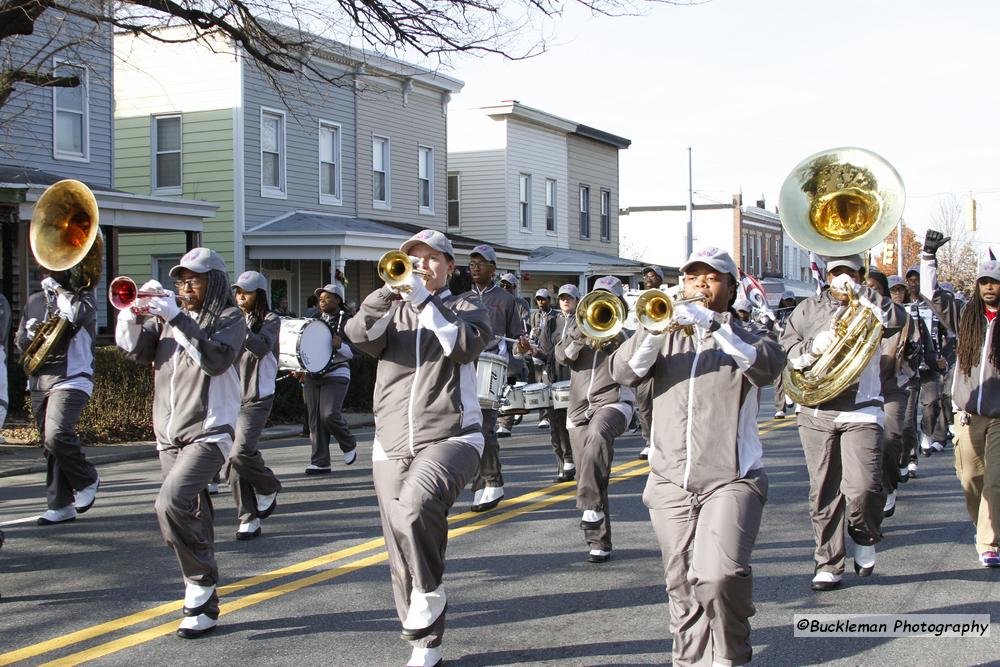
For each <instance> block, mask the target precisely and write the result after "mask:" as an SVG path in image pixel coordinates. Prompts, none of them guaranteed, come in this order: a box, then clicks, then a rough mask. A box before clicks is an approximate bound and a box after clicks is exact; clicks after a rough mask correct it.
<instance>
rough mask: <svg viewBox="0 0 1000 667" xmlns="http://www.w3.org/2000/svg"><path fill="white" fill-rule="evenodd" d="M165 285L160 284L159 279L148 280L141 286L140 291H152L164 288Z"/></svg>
mask: <svg viewBox="0 0 1000 667" xmlns="http://www.w3.org/2000/svg"><path fill="white" fill-rule="evenodd" d="M162 289H163V285H161V284H160V281H159V280H156V279H153V280H147V281H146V282H145V283H144V284H143V286H142V287H140V288H139V291H140V292H150V291H153V290H162Z"/></svg>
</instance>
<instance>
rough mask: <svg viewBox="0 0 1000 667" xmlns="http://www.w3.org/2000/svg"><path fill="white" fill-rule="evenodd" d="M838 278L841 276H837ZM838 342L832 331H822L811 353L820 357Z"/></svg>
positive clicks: (814, 342)
mask: <svg viewBox="0 0 1000 667" xmlns="http://www.w3.org/2000/svg"><path fill="white" fill-rule="evenodd" d="M837 277H838V278H839V277H840V276H837ZM835 342H837V336H836V335H834V333H833V332H832V331H830V330H826V331H820V332H819V333H818V334H817V335H816V337H815V338H813V342H812V349H810V352H811V353H812V354H815V355H817V356H818V355H820V354H823V353H824V352H826V351H827V350H829V349H830V346H831V345H833V344H834V343H835Z"/></svg>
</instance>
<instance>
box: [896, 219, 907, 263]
mask: <svg viewBox="0 0 1000 667" xmlns="http://www.w3.org/2000/svg"><path fill="white" fill-rule="evenodd" d="M896 275H897V276H899V277H900V278H905V277H906V274H905V273H903V216H899V222H897V223H896Z"/></svg>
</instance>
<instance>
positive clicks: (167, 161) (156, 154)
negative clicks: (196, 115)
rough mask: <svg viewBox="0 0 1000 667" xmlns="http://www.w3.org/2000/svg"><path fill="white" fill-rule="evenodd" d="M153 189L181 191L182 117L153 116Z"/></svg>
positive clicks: (163, 192) (163, 191)
mask: <svg viewBox="0 0 1000 667" xmlns="http://www.w3.org/2000/svg"><path fill="white" fill-rule="evenodd" d="M152 134H153V190H156V191H157V192H159V193H160V194H165V193H166V191H171V192H173V193H176V194H180V192H181V117H180V116H179V115H178V116H153V132H152Z"/></svg>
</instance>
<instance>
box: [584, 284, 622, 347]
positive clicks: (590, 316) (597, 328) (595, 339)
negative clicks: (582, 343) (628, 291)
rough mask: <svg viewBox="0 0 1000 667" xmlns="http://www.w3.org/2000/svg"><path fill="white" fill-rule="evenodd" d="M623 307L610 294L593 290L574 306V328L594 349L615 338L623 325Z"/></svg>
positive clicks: (619, 300)
mask: <svg viewBox="0 0 1000 667" xmlns="http://www.w3.org/2000/svg"><path fill="white" fill-rule="evenodd" d="M625 315H626V313H625V305H624V304H623V303H622V300H621V299H619V298H618V297H616V296H615V295H614V294H612V293H611V292H606V291H604V290H594V291H593V292H590V293H589V294H587V295H586V296H584V297H583V298H581V299H580V303H578V304H577V306H576V326H577V327H579V329H580V332H581V333H582V334H583V335H584V336H585V337H586V338H587V339H588V341H589V342H590V346H591V347H593V348H594V349H598V348H600V347H602V346H603V345H604V344H605V343H608V342H610V341H611V340H612V339H614V337H615V336H617V335H618V334H619V333H620V332H621V330H622V327H623V326H624V325H625Z"/></svg>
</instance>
